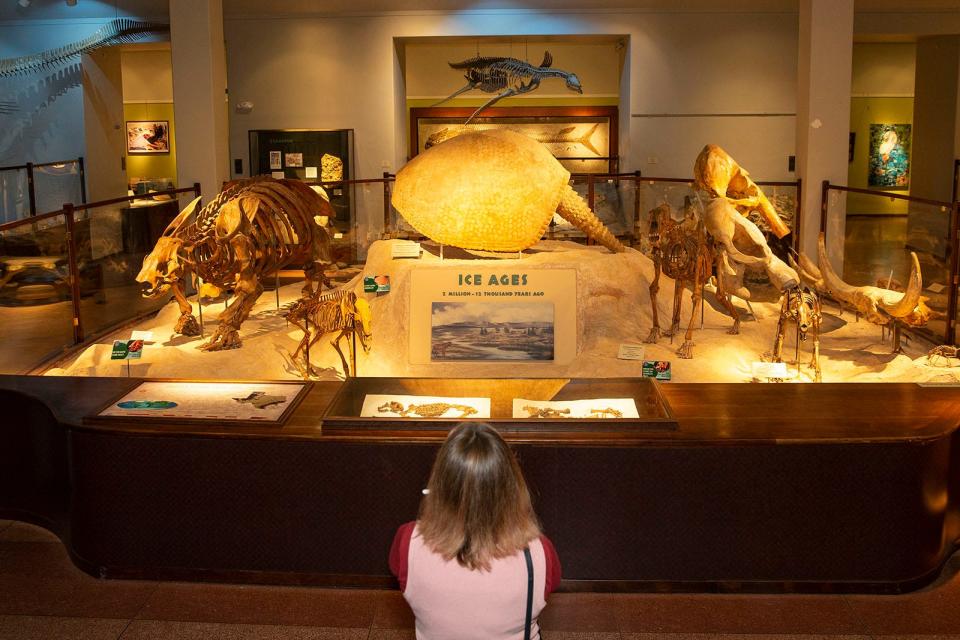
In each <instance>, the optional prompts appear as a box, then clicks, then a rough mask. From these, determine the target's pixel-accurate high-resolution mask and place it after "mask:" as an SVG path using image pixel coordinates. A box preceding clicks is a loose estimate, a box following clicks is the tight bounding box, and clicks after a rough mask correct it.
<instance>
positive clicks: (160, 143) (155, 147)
mask: <svg viewBox="0 0 960 640" xmlns="http://www.w3.org/2000/svg"><path fill="white" fill-rule="evenodd" d="M127 153H170V122H169V121H168V120H128V121H127Z"/></svg>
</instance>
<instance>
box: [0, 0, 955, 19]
mask: <svg viewBox="0 0 960 640" xmlns="http://www.w3.org/2000/svg"><path fill="white" fill-rule="evenodd" d="M798 2H799V0H723V2H722V3H720V2H718V0H590V1H589V3H587V2H584V0H284V1H283V2H267V1H265V0H223V7H224V13H225V14H226V15H227V16H232V15H233V16H237V15H305V14H338V13H351V14H358V13H359V14H364V13H382V12H388V11H469V10H477V11H483V10H501V9H532V10H538V11H551V10H553V11H563V12H567V11H571V12H579V11H587V10H600V11H604V10H613V9H627V10H655V11H656V10H660V11H752V12H783V11H797V6H798ZM855 3H856V4H855V6H856V9H857V11H863V12H876V11H879V12H929V11H957V12H960V0H855ZM718 5H720V7H721V8H718ZM585 6H589V9H585ZM168 11H169V2H168V0H77V5H76V6H74V7H68V6H66V4H65V3H64V1H63V0H32V3H31V5H30V6H29V7H26V8H23V7H20V6H19V5H18V4H17V1H16V0H0V20H50V19H70V18H74V19H103V18H113V17H115V16H118V15H119V16H125V15H134V16H145V17H153V18H159V17H163V16H166V15H167V14H168Z"/></svg>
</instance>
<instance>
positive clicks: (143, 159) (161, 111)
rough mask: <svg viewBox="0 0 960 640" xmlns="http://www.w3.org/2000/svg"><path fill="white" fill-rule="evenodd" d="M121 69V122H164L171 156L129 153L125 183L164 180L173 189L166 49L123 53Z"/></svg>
mask: <svg viewBox="0 0 960 640" xmlns="http://www.w3.org/2000/svg"><path fill="white" fill-rule="evenodd" d="M158 47H159V48H158ZM121 69H122V72H123V117H124V120H125V121H131V120H166V121H168V122H169V123H170V153H160V154H148V155H145V154H129V153H128V154H127V156H126V157H127V180H128V182H133V181H136V180H138V179H155V178H165V179H167V180H169V181H170V182H171V183H173V184H174V185H176V182H177V142H176V124H175V123H174V117H173V74H172V68H171V65H170V49H169V45H167V44H166V43H163V44H157V45H146V46H145V47H136V48H135V49H133V50H124V51H123V52H122V55H121Z"/></svg>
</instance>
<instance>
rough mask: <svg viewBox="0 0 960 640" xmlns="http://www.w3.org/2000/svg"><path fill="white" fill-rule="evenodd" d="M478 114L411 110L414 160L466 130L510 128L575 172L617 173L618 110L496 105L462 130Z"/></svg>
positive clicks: (455, 109) (462, 110) (459, 109)
mask: <svg viewBox="0 0 960 640" xmlns="http://www.w3.org/2000/svg"><path fill="white" fill-rule="evenodd" d="M474 110H475V109H474V108H473V107H419V108H413V109H410V146H411V149H410V156H411V157H413V156H415V155H417V154H418V153H422V152H423V151H424V150H426V149H428V148H430V147H432V146H433V145H435V144H440V143H441V142H443V141H444V140H449V139H450V138H453V137H456V136H458V135H460V134H461V133H464V132H467V131H483V130H487V129H510V130H513V131H517V132H518V133H523V134H526V135H528V136H530V137H531V138H533V139H534V140H537V141H538V142H542V143H543V144H544V145H545V146H546V147H547V149H549V150H550V152H551V153H552V154H553V155H554V157H555V158H557V160H559V161H560V163H561V164H562V165H563V166H564V167H566V168H567V170H568V171H570V172H571V173H616V172H617V167H618V164H619V161H618V160H619V159H618V156H617V153H618V145H617V131H618V129H619V127H618V115H619V110H618V108H617V107H493V108H489V109H484V111H483V113H482V114H481V115H480V116H478V117H476V118H474V119H473V120H472V121H471V122H470V124H469V125H467V126H464V125H463V123H464V121H466V119H467V118H469V117H470V114H472V113H473V112H474Z"/></svg>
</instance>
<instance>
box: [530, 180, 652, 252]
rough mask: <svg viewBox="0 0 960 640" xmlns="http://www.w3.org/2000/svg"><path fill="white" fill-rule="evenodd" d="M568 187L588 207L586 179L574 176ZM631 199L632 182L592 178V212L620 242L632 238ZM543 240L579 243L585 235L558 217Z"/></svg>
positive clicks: (555, 217) (633, 207)
mask: <svg viewBox="0 0 960 640" xmlns="http://www.w3.org/2000/svg"><path fill="white" fill-rule="evenodd" d="M570 186H571V187H573V190H574V191H576V192H577V193H578V194H579V195H580V197H581V198H583V199H584V201H586V202H588V203H591V199H590V198H591V196H590V178H588V177H587V176H584V175H576V176H573V177H572V178H571V179H570ZM635 195H636V181H635V180H634V178H633V177H632V176H631V177H627V178H594V179H593V200H592V205H593V207H592V208H593V212H594V213H595V214H597V217H598V218H599V219H600V221H601V222H603V224H604V225H606V227H607V228H608V229H609V230H610V233H612V234H613V235H615V236H617V237H618V238H619V239H620V240H621V241H624V240H626V241H628V242H631V243H632V241H633V239H634V237H635V226H636V220H635V206H636V202H635ZM544 237H546V238H548V239H551V240H572V239H583V238H585V237H586V235H585V234H584V233H583V231H581V230H580V229H578V228H577V227H575V226H573V225H572V224H570V223H569V222H568V221H567V220H565V219H564V218H563V217H562V216H560V215H559V214H557V215H554V216H553V220H552V221H551V222H550V226H549V227H548V228H547V232H546V234H545V235H544Z"/></svg>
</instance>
